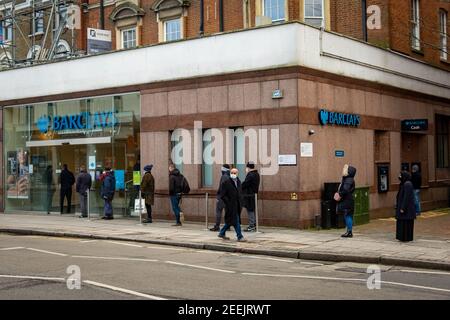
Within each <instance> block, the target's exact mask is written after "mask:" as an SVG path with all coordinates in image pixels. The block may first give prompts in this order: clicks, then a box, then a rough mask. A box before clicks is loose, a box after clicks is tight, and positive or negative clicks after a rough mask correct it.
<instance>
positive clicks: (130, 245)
mask: <svg viewBox="0 0 450 320" xmlns="http://www.w3.org/2000/svg"><path fill="white" fill-rule="evenodd" d="M107 242H109V243H114V244H120V245H122V246H128V247H137V248H142V246H140V245H138V244H130V243H124V242H117V241H107Z"/></svg>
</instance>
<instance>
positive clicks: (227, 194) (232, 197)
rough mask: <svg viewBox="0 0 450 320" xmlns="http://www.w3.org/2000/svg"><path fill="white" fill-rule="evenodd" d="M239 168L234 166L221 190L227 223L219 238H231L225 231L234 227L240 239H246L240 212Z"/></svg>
mask: <svg viewBox="0 0 450 320" xmlns="http://www.w3.org/2000/svg"><path fill="white" fill-rule="evenodd" d="M238 173H239V172H238V169H236V168H233V169H231V172H230V179H226V180H225V181H224V182H223V185H222V186H221V190H220V195H219V196H220V199H222V201H223V202H224V203H225V225H224V226H223V227H222V229H221V230H220V232H219V238H222V239H224V240H229V238H228V237H226V236H225V232H226V231H227V230H228V229H229V228H230V226H233V227H234V230H235V231H236V235H237V239H238V241H241V242H243V241H246V240H245V239H244V236H243V235H242V232H241V224H240V221H239V214H240V212H241V210H242V186H241V181H240V180H239V178H238Z"/></svg>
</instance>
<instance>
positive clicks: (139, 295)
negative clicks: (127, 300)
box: [83, 280, 167, 300]
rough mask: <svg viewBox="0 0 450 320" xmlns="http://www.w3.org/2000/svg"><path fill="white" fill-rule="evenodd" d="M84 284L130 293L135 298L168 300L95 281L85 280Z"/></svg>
mask: <svg viewBox="0 0 450 320" xmlns="http://www.w3.org/2000/svg"><path fill="white" fill-rule="evenodd" d="M83 282H84V283H87V284H90V285H93V286H97V287H101V288H106V289H110V290H113V291H119V292H123V293H128V294H130V295H134V296H137V297H142V298H147V299H151V300H167V299H165V298H162V297H157V296H152V295H149V294H145V293H141V292H137V291H133V290H128V289H124V288H119V287H114V286H110V285H108V284H104V283H100V282H95V281H90V280H84V281H83Z"/></svg>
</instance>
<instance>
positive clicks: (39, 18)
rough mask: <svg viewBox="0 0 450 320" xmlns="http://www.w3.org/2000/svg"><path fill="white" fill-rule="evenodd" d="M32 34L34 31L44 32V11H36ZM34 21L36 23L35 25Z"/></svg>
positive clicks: (32, 21) (32, 20)
mask: <svg viewBox="0 0 450 320" xmlns="http://www.w3.org/2000/svg"><path fill="white" fill-rule="evenodd" d="M31 23H32V25H31V30H30V32H31V34H33V31H34V33H35V34H36V33H44V11H43V10H41V11H36V12H35V13H34V19H31ZM33 23H34V25H33Z"/></svg>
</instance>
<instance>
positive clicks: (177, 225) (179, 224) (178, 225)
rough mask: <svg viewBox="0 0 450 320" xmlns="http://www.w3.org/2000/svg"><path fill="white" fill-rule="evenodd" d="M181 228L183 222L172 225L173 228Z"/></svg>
mask: <svg viewBox="0 0 450 320" xmlns="http://www.w3.org/2000/svg"><path fill="white" fill-rule="evenodd" d="M181 226H182V224H181V222H177V223H175V224H173V225H172V227H181Z"/></svg>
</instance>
